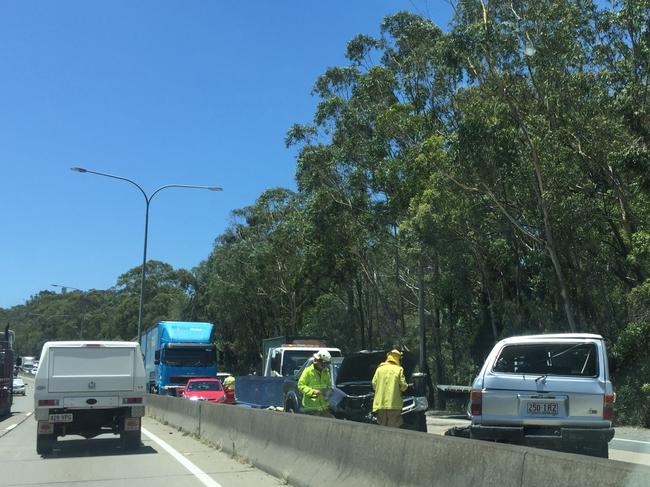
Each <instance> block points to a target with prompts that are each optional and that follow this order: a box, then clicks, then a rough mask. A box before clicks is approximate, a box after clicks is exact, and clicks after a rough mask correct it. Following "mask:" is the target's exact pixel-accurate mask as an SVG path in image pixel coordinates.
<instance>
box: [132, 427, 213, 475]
mask: <svg viewBox="0 0 650 487" xmlns="http://www.w3.org/2000/svg"><path fill="white" fill-rule="evenodd" d="M142 432H143V433H144V434H145V435H147V436H148V437H149V438H150V439H151V440H152V441H153V442H154V443H156V444H157V445H159V446H160V447H161V448H162V449H164V450H165V451H166V452H167V453H169V454H170V455H171V456H172V457H174V458H175V459H176V461H177V462H178V463H180V464H181V465H183V467H185V468H186V469H188V470H189V471H190V473H192V474H193V475H194V476H195V477H196V478H197V479H199V480H200V481H201V482H202V483H203V485H205V486H206V487H223V486H222V485H221V484H220V483H218V482H215V481H214V480H213V479H212V478H211V477H210V476H209V475H208V474H207V473H205V472H204V471H203V470H201V469H200V468H199V467H197V466H196V465H194V464H193V463H192V462H190V461H189V460H188V459H187V458H185V457H184V456H183V454H182V453H180V452H178V451H176V450H175V449H174V448H173V447H172V446H171V445H169V444H167V443H165V442H164V441H163V440H161V439H160V438H158V437H157V436H156V435H154V434H153V433H151V432H150V431H147V430H146V429H144V428H142Z"/></svg>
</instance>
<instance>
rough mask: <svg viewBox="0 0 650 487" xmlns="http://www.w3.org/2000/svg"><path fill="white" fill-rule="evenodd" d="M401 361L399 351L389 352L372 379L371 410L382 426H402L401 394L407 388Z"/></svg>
mask: <svg viewBox="0 0 650 487" xmlns="http://www.w3.org/2000/svg"><path fill="white" fill-rule="evenodd" d="M401 359H402V353H401V352H400V351H398V350H391V351H390V352H388V355H387V356H386V361H385V362H382V363H380V364H379V367H377V370H376V371H375V375H374V376H373V378H372V388H373V389H374V391H375V397H374V399H373V401H372V410H373V412H375V413H377V422H378V423H379V424H380V425H382V426H389V427H392V428H399V427H400V426H402V392H404V391H405V390H406V389H407V388H408V384H407V383H406V378H405V377H404V369H403V368H402V366H401V364H400V362H401Z"/></svg>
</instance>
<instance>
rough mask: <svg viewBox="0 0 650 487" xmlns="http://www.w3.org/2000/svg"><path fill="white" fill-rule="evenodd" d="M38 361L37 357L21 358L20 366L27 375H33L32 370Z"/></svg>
mask: <svg viewBox="0 0 650 487" xmlns="http://www.w3.org/2000/svg"><path fill="white" fill-rule="evenodd" d="M35 361H36V357H29V356H26V357H20V366H21V367H22V369H23V372H25V373H26V374H31V372H32V369H33V368H34V365H35V364H34V362H35Z"/></svg>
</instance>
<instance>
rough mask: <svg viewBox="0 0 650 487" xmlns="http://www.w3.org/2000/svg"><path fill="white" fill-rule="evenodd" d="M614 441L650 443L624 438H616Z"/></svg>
mask: <svg viewBox="0 0 650 487" xmlns="http://www.w3.org/2000/svg"><path fill="white" fill-rule="evenodd" d="M614 441H628V442H630V443H641V444H643V445H650V441H640V440H626V439H624V438H614Z"/></svg>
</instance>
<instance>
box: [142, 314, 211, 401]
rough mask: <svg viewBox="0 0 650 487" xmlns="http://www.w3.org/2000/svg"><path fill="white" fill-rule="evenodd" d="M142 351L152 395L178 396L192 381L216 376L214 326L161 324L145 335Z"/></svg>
mask: <svg viewBox="0 0 650 487" xmlns="http://www.w3.org/2000/svg"><path fill="white" fill-rule="evenodd" d="M140 347H141V348H142V353H143V355H144V366H145V372H146V374H147V378H148V385H147V388H148V390H149V392H150V393H152V394H160V395H169V396H176V395H177V392H178V390H179V389H182V388H184V387H185V384H186V383H187V381H188V380H189V379H192V378H194V377H216V376H217V354H216V347H215V345H214V325H213V324H212V323H201V322H192V321H161V322H159V323H157V324H156V325H155V326H153V327H152V328H150V329H148V330H147V331H146V332H145V333H144V334H143V335H142V337H141V338H140Z"/></svg>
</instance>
